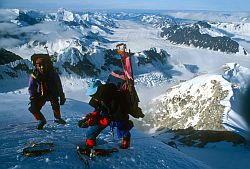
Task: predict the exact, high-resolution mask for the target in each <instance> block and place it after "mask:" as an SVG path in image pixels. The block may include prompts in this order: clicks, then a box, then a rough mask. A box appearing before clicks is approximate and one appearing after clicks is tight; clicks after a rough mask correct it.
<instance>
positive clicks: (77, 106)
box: [0, 80, 210, 169]
mask: <svg viewBox="0 0 250 169" xmlns="http://www.w3.org/2000/svg"><path fill="white" fill-rule="evenodd" d="M75 82H76V81H75V80H74V81H72V83H75ZM79 83H80V82H79ZM68 92H69V90H67V89H66V93H68ZM82 92H83V91H82ZM81 94H82V93H81ZM69 95H70V94H69ZM0 97H1V98H2V99H1V100H2V101H1V102H0V107H1V110H0V119H1V120H0V124H1V125H0V131H1V132H0V133H1V134H0V138H1V139H0V143H1V145H2V146H1V148H0V167H1V168H84V164H83V162H82V161H81V160H80V159H79V158H78V156H77V154H76V151H75V150H76V149H75V148H76V145H77V144H80V143H81V142H83V140H84V133H85V131H86V130H85V129H81V128H78V127H77V122H78V120H79V119H80V118H81V117H82V116H83V115H84V114H85V113H88V112H90V111H91V108H90V107H89V106H88V104H87V103H86V102H85V101H80V100H75V98H77V97H79V93H78V94H77V96H76V97H75V96H74V94H73V95H71V97H72V98H71V97H70V98H69V97H67V102H66V104H65V105H64V106H62V115H63V117H64V118H65V119H66V121H67V124H66V125H65V126H62V125H57V124H54V123H53V117H52V112H51V109H50V106H49V105H48V104H47V105H46V106H45V108H43V110H42V112H43V113H44V115H45V117H46V118H47V120H48V124H47V125H46V126H45V128H44V130H42V131H38V130H36V129H35V125H36V123H34V120H33V117H32V115H31V114H30V113H29V112H28V110H27V105H28V95H27V88H24V89H22V90H19V91H16V92H11V93H1V94H0ZM82 99H83V98H82ZM13 103H14V104H13ZM107 141H108V142H109V143H108V144H105V142H107ZM31 142H53V143H54V144H55V150H54V151H53V152H52V153H50V154H47V155H44V156H41V157H25V156H23V155H22V149H23V148H24V147H25V146H27V145H28V144H29V143H31ZM98 142H99V143H100V144H104V147H118V140H117V138H116V137H115V138H113V137H112V136H111V135H110V134H109V129H108V128H107V130H105V131H104V132H103V134H101V135H100V137H99V139H98ZM145 147H146V149H145ZM90 167H91V168H135V167H136V168H173V169H178V168H179V169H189V168H197V169H198V168H200V169H206V168H210V167H209V166H207V165H206V164H204V163H202V162H200V161H198V160H195V159H193V158H190V157H188V156H187V155H185V154H183V153H181V152H178V151H177V150H175V149H173V148H171V147H169V146H167V145H166V144H164V143H162V142H160V141H157V140H155V139H153V138H151V137H150V136H148V135H145V134H142V133H141V132H139V131H138V130H136V129H133V130H132V143H131V148H130V149H128V150H119V153H114V154H113V155H112V156H111V157H106V158H103V157H100V158H96V159H95V160H94V161H93V162H91V163H90Z"/></svg>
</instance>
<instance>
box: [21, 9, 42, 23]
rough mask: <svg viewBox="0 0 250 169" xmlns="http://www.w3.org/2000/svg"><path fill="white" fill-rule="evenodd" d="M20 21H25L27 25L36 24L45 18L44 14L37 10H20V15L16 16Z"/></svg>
mask: <svg viewBox="0 0 250 169" xmlns="http://www.w3.org/2000/svg"><path fill="white" fill-rule="evenodd" d="M16 20H19V21H20V22H24V23H25V24H27V25H35V24H37V23H40V22H42V21H43V20H44V15H42V14H41V13H39V12H36V11H28V12H24V11H20V12H19V16H18V17H17V18H16Z"/></svg>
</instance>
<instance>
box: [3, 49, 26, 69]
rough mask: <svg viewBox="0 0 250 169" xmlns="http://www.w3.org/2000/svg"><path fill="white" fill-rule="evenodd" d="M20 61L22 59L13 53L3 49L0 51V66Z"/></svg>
mask: <svg viewBox="0 0 250 169" xmlns="http://www.w3.org/2000/svg"><path fill="white" fill-rule="evenodd" d="M22 59H23V58H21V57H20V56H18V55H16V54H15V53H12V52H10V51H7V50H5V49H3V48H1V49H0V65H4V64H8V63H10V62H14V61H16V60H22Z"/></svg>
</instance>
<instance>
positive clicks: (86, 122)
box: [78, 117, 89, 128]
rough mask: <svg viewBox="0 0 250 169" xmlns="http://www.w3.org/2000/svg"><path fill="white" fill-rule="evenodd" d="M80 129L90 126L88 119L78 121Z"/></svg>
mask: <svg viewBox="0 0 250 169" xmlns="http://www.w3.org/2000/svg"><path fill="white" fill-rule="evenodd" d="M78 127H80V128H88V127H89V124H88V119H87V118H86V117H84V118H83V119H81V120H79V121H78Z"/></svg>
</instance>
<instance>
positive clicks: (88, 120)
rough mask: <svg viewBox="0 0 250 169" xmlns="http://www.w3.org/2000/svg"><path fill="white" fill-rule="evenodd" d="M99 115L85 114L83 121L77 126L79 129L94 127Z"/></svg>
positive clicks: (96, 113) (94, 113)
mask: <svg viewBox="0 0 250 169" xmlns="http://www.w3.org/2000/svg"><path fill="white" fill-rule="evenodd" d="M99 118H100V117H99V114H98V112H95V111H94V112H92V113H89V114H86V115H85V116H84V117H83V119H81V120H79V121H78V126H79V127H80V128H88V127H89V126H94V125H96V124H97V123H98V121H99Z"/></svg>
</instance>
